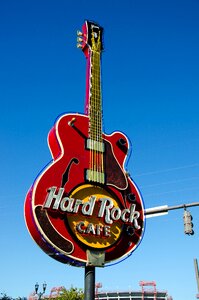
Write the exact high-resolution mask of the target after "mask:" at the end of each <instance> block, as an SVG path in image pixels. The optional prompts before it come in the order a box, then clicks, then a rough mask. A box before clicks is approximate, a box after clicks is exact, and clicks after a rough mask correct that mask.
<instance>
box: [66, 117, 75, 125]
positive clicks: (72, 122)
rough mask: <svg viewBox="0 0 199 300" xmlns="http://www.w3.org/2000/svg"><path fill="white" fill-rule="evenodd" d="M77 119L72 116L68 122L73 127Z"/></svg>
mask: <svg viewBox="0 0 199 300" xmlns="http://www.w3.org/2000/svg"><path fill="white" fill-rule="evenodd" d="M75 121H76V118H72V119H71V120H70V121H69V122H68V125H69V126H71V127H73V125H74V123H75Z"/></svg>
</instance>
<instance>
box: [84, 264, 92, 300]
mask: <svg viewBox="0 0 199 300" xmlns="http://www.w3.org/2000/svg"><path fill="white" fill-rule="evenodd" d="M94 299H95V267H93V266H86V267H85V278H84V300H94Z"/></svg>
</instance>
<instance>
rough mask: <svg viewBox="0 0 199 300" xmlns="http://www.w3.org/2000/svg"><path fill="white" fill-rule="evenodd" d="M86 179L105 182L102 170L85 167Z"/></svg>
mask: <svg viewBox="0 0 199 300" xmlns="http://www.w3.org/2000/svg"><path fill="white" fill-rule="evenodd" d="M86 180H87V181H93V182H98V183H101V184H104V183H105V174H104V173H102V172H98V171H95V170H90V169H87V170H86Z"/></svg>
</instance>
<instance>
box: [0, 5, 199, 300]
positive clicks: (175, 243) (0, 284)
mask: <svg viewBox="0 0 199 300" xmlns="http://www.w3.org/2000/svg"><path fill="white" fill-rule="evenodd" d="M198 15H199V1H198V0H190V1H185V0H181V1H178V0H172V1H171V0H167V1H164V0H162V1H158V0H151V1H148V0H141V1H137V0H131V1H130V0H129V1H128V0H123V1H117V0H116V1H108V0H107V1H104V0H101V1H100V2H94V1H90V0H87V1H83V0H82V1H81V0H78V1H66V0H65V1H62V0H60V1H52V0H48V1H47V0H43V1H37V0H35V1H31V0H29V1H25V0H24V1H22V0H19V1H14V0H7V1H1V2H0V49H1V50H0V53H1V54H0V86H1V87H0V99H1V127H0V134H1V140H0V149H1V195H0V214H1V215H0V216H1V217H0V237H1V239H0V243H1V247H0V259H1V280H0V292H6V293H7V294H8V295H10V296H12V297H17V296H28V295H29V294H30V293H31V292H32V291H33V289H34V284H35V283H36V282H37V281H38V282H39V283H40V284H42V283H43V282H44V281H46V283H47V285H48V286H47V293H49V292H50V289H51V288H52V287H54V286H65V287H66V288H67V287H70V286H71V285H73V286H77V287H83V285H84V269H78V268H75V267H70V266H65V265H63V264H59V263H58V262H56V261H54V260H52V259H51V258H49V257H48V256H47V255H46V254H44V253H43V252H42V251H41V250H40V248H39V247H38V246H37V245H36V244H35V243H34V242H33V241H32V239H31V237H30V236H29V234H28V232H27V229H26V226H25V222H24V217H23V205H24V199H25V195H26V192H27V191H28V189H29V187H30V185H31V184H32V183H33V181H34V179H35V177H36V176H37V174H38V172H39V171H40V170H41V169H42V168H43V167H44V166H45V165H46V164H47V163H48V162H49V161H50V159H51V156H50V151H49V149H48V146H47V142H46V139H47V134H48V132H49V130H50V128H51V127H52V126H53V124H54V120H55V119H56V117H57V116H58V115H60V114H62V113H64V112H83V111H84V99H85V58H84V55H83V54H82V53H81V51H80V50H78V49H76V30H77V29H81V26H82V24H83V22H84V20H85V19H89V20H94V21H96V22H98V23H99V24H100V25H101V26H103V27H104V29H105V32H104V48H105V50H104V52H103V57H102V88H103V116H104V131H105V132H106V133H111V132H113V131H115V130H121V131H123V132H124V133H126V134H127V136H128V137H129V139H130V140H131V144H132V145H131V147H132V153H131V157H130V159H129V162H128V171H129V172H130V174H131V176H132V178H133V179H134V180H135V182H136V183H137V185H138V187H139V188H140V190H141V193H142V196H143V199H144V202H145V206H146V208H148V207H154V206H158V205H164V204H168V205H178V204H183V203H190V202H196V201H198V200H199V184H198V183H199V175H198V174H199V135H198V132H199V105H198V100H199V84H198V80H199V55H198V53H199V33H198V32H199V18H198ZM190 210H191V212H192V215H193V218H194V229H195V235H194V236H185V235H184V233H183V220H182V216H183V211H182V210H179V211H173V212H170V213H169V214H168V215H167V216H164V217H158V218H152V219H148V220H147V225H146V230H145V235H144V238H143V241H142V243H141V244H140V246H139V247H138V249H137V250H136V251H135V252H134V253H133V254H132V256H131V257H130V258H128V259H127V260H125V261H124V262H121V263H119V264H116V265H114V266H112V267H106V268H103V269H97V270H96V281H97V282H102V284H103V289H108V290H115V289H117V290H125V289H139V284H138V283H139V281H140V280H149V281H151V280H154V281H156V282H157V287H158V289H159V290H162V289H163V290H168V293H169V294H170V295H172V296H173V299H175V300H187V299H189V300H191V299H195V294H196V293H197V285H196V281H195V274H194V266H193V259H194V258H195V257H196V258H198V259H199V254H198V248H199V247H198V244H199V218H198V213H199V209H198V208H197V207H196V208H192V209H190Z"/></svg>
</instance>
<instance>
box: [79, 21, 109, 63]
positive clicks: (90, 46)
mask: <svg viewBox="0 0 199 300" xmlns="http://www.w3.org/2000/svg"><path fill="white" fill-rule="evenodd" d="M102 37H103V28H102V27H100V26H99V25H98V24H97V23H95V22H90V21H85V23H84V24H83V26H82V32H80V31H77V42H78V44H77V47H78V48H81V49H82V51H83V52H84V54H85V56H86V57H87V56H88V53H89V51H93V52H99V53H100V52H101V51H102V50H103V41H102Z"/></svg>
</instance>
